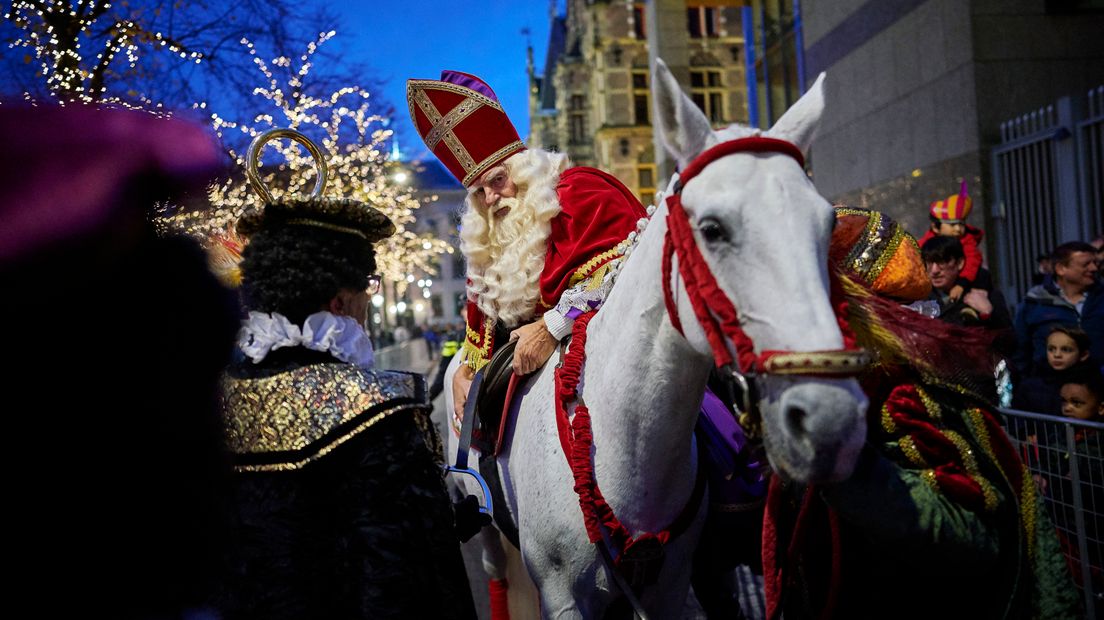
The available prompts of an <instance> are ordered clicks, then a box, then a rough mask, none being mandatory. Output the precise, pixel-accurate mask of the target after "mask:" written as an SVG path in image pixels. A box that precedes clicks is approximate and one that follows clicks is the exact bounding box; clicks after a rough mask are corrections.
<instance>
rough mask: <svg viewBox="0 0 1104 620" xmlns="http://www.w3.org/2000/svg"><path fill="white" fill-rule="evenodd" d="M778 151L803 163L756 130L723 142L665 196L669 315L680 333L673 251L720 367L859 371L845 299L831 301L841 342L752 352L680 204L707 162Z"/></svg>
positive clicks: (860, 359)
mask: <svg viewBox="0 0 1104 620" xmlns="http://www.w3.org/2000/svg"><path fill="white" fill-rule="evenodd" d="M746 152H753V153H781V154H783V155H788V156H790V157H792V158H793V159H795V160H796V161H797V163H798V165H800V166H802V167H804V165H805V158H804V157H802V155H801V150H800V149H798V148H797V147H796V146H795V145H793V144H791V143H789V142H786V141H784V140H777V139H775V138H765V137H761V136H754V137H750V138H740V139H738V140H730V141H728V142H722V143H721V144H718V145H716V146H714V147H712V148H709V149H707V150H706V151H704V152H703V153H701V154H700V155H698V156H697V157H696V158H694V160H693V161H692V162H690V165H689V166H687V167H686V170H684V171H683V172H682V174H680V175H679V182H678V184H677V185H676V188H675V192H674V193H673V194H672V195H671V196H668V197H667V235H666V238H665V239H664V244H663V298H664V302H665V303H666V305H667V315H668V316H669V317H670V319H671V324H672V325H674V327H675V329H677V330H678V331H679V333H680V334H681V333H683V331H682V323H681V322H680V320H679V316H678V308H677V306H676V304H675V296H674V293H673V292H672V290H671V270H672V263H671V259H672V256H674V255H677V256H678V267H679V275H680V276H681V277H682V282H683V285H684V286H685V287H686V292H687V295H688V296H689V297H690V303H691V305H692V306H693V308H694V316H696V317H697V319H698V323H699V324H701V326H702V329H703V330H704V331H705V337H706V338H707V339H708V340H709V344H710V346H711V347H712V349H713V357H714V360H715V361H716V363H717V366H718V367H722V368H723V367H727V366H730V365H731V364H733V362H735V364H736V367H735V369H736V370H737V371H738V372H739V373H741V374H754V373H761V374H776V375H814V376H830V377H841V376H850V375H854V374H856V373H858V372H860V371H861V370H862V369H863V368H864V367H865V366H866V365H867V364H868V363H869V358H868V356H867V355H866V352H865V351H863V350H862V349H861V348H858V347H857V346H856V345H855V336H854V334H853V333H852V332H851V329H850V326H849V325H848V324H847V306H846V302H839V303H837V304H835V312H836V321H837V322H838V323H839V327H840V331H841V332H843V340H844V348H842V349H834V350H828V351H763V352H761V353H758V354H757V353H756V352H755V343H754V342H752V340H751V337H750V336H748V335H747V333H746V332H744V330H743V328H742V327H741V326H740V317H739V314H737V312H736V306H734V305H733V304H732V301H731V300H729V298H728V296H727V295H725V293H724V291H722V290H721V287H720V286H719V285H718V284H717V280H716V278H714V277H713V272H712V271H710V270H709V265H708V264H707V263H706V262H705V259H704V258H703V257H702V255H701V251H700V250H699V249H698V244H697V242H696V241H695V239H694V233H693V231H692V229H691V227H690V217H689V216H688V215H687V214H686V210H685V209H683V207H682V188H683V187H685V186H686V184H687V183H688V182H689V181H690V179H693V178H694V177H695V176H697V175H698V173H700V172H701V171H702V170H703V169H704V168H705V167H706V166H708V165H709V164H711V163H713V162H714V161H716V160H717V159H720V158H721V157H724V156H726V155H731V154H732V153H746ZM726 338H727V339H728V340H730V341H731V342H732V344H733V346H734V348H735V350H736V358H735V360H734V359H733V356H732V352H731V351H730V350H729V348H728V346H727V344H726V342H725V340H726Z"/></svg>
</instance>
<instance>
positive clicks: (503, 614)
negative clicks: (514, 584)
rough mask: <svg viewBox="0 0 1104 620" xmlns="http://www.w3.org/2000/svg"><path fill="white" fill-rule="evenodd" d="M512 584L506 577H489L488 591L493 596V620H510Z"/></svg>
mask: <svg viewBox="0 0 1104 620" xmlns="http://www.w3.org/2000/svg"><path fill="white" fill-rule="evenodd" d="M509 590H510V584H509V582H507V581H506V580H505V579H488V580H487V592H488V594H490V598H491V620H510V599H509V596H508V593H509Z"/></svg>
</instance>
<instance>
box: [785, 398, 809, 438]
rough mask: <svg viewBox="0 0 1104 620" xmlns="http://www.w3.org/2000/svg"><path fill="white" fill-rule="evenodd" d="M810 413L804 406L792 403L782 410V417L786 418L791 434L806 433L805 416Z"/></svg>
mask: <svg viewBox="0 0 1104 620" xmlns="http://www.w3.org/2000/svg"><path fill="white" fill-rule="evenodd" d="M807 415H808V414H807V413H806V411H805V409H803V408H802V407H797V406H794V405H790V406H789V407H786V409H785V411H783V412H782V418H783V420H785V423H786V428H787V430H789V432H790V434H791V435H804V434H805V431H806V429H805V417H806V416H807Z"/></svg>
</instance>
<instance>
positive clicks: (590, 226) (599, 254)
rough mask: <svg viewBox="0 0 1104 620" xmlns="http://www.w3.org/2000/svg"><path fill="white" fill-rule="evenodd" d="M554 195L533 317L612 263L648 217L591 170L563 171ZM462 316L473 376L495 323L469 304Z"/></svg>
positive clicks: (487, 354) (616, 184)
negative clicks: (555, 200) (555, 210)
mask: <svg viewBox="0 0 1104 620" xmlns="http://www.w3.org/2000/svg"><path fill="white" fill-rule="evenodd" d="M556 195H557V197H558V198H559V201H560V209H561V211H560V213H559V214H558V215H556V217H554V218H552V222H551V224H552V230H551V231H550V232H549V234H548V254H547V255H545V258H544V271H542V272H541V277H540V294H541V298H540V301H539V302H538V303H537V305H536V307H535V308H533V313H534V316H536V315H538V314H541V313H544V312H545V311H547V310H550V309H551V308H553V307H555V305H556V303H557V302H558V301H559V299H560V295H562V294H563V292H564V291H565V290H567V289H568V288H570V287H572V286H575V285H576V284H577V283H579V282H580V281H582V280H585V279H586V278H588V277H590V275H591V274H593V273H594V272H595V271H596V270H598V269H599V268H600V267H602V266H603V265H605V264H606V263H608V262H609V261H611V260H613V259H614V258H616V257H617V256H618V254H617V252H615V251H614V247H615V246H616V245H617V244H618V243H620V242H621V241H623V240H624V239H625V238H626V237H628V235H629V233H631V232H633V231H634V230H636V222H637V221H638V220H639V219H640V218H642V217H647V211H645V210H644V206H643V205H641V204H640V201H639V200H637V199H636V196H634V195H633V193H632V192H631V191H630V190H629V188H627V187H625V185H624V184H623V183H621V181H618V180H617V178H615V177H614V176H613V175H610V174H607V173H605V172H602V171H601V170H597V169H595V168H587V167H582V166H580V167H576V168H569V169H568V170H565V171H564V172H563V174H561V175H560V182H559V183H558V184H557V185H556ZM467 310H468V329H467V337H466V338H465V341H464V350H465V351H466V352H467V360H468V362H469V363H470V364H471V365H472V367H473V368H475V369H476V370H478V369H479V368H481V367H482V366H483V365H485V364H486V363H487V362H488V361H490V359H491V354H492V353H493V352H494V325H495V322H494V320H493V319H490V318H489V317H486V316H484V314H483V312H482V311H481V310H480V309H479V307H478V306H477V305H476V304H475V302H473V301H470V300H469V301H468V308H467Z"/></svg>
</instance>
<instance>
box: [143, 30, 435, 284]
mask: <svg viewBox="0 0 1104 620" xmlns="http://www.w3.org/2000/svg"><path fill="white" fill-rule="evenodd" d="M333 36H334V33H333V32H328V33H324V34H322V35H321V36H320V37H319V38H318V40H317V41H314V42H312V43H310V44H309V45H308V46H307V50H306V52H304V53H303V54H302V55H300V56H299V57H298V58H297V59H296V60H294V61H293V60H292V59H291V58H288V57H286V56H279V57H277V58H274V59H272V60H271V61H269V62H266V61H264V60H262V59H261V58H260V57H259V56H258V55H257V50H256V48H255V47H254V45H253V44H252V43H251V42H250V41H248V40H243V41H242V44H243V46H244V47H245V48H246V49H247V50H248V53H249V54H250V55H251V56H252V58H253V60H254V63H255V64H256V66H257V68H258V69H259V70H260V72H261V74H262V75H263V76H264V84H263V85H262V86H260V87H257V88H255V89H254V90H253V91H252V92H253V95H254V96H255V97H257V98H259V99H261V100H262V102H263V103H264V104H265V106H266V107H267V110H264V111H262V112H260V113H258V114H256V115H255V116H254V117H253V118H252V119H250V120H249V121H248V122H240V121H234V120H229V119H227V118H225V117H223V116H221V115H219V114H217V113H213V114H211V115H210V118H211V122H212V125H213V126H214V128H215V131H216V132H217V133H218V134H219V136H220V137H221V138H222V140H223V143H224V144H226V145H228V146H229V149H230V155H231V157H232V158H233V159H234V161H235V162H236V163H237V166H236V168H237V169H238V170H244V168H245V152H244V150H245V149H244V145H245V144H248V142H250V141H251V140H252V138H254V137H255V136H257V135H259V134H260V133H262V132H264V131H266V130H268V129H272V128H274V127H290V128H292V129H296V130H299V131H300V132H302V133H304V134H306V135H307V136H308V137H310V138H311V139H312V140H313V141H315V143H316V144H318V146H319V148H320V149H321V151H322V153H323V155H324V156H325V157H326V164H327V166H328V167H329V182H328V184H327V186H326V192H325V195H326V196H331V197H343V198H352V199H355V200H360V201H363V202H365V203H367V204H368V205H371V206H373V207H375V208H377V209H379V210H380V211H382V212H383V213H384V214H386V215H387V216H388V217H389V218H391V221H392V222H394V223H395V227H396V229H397V232H396V233H395V235H393V236H392V237H390V238H389V239H387V240H386V241H384V242H381V243H380V244H379V246H377V262H378V264H379V269H380V273H381V275H383V276H384V278H385V280H388V281H390V282H392V283H393V284H394V286H395V288H396V289H397V290H398V293H399V294H400V295H401V294H402V293H403V291H404V290H405V289H406V287H407V285H408V279H407V276H408V275H410V274H415V273H419V272H424V273H428V274H436V266H435V262H436V261H435V259H436V257H438V256H439V255H441V254H444V253H451V252H453V249H452V247H451V246H449V244H448V243H446V242H445V241H442V240H440V239H436V238H434V237H432V236H431V235H428V234H422V235H419V234H416V233H414V232H413V231H412V230H410V229H409V228H408V227H409V226H410V225H411V224H413V222H414V220H415V211H416V210H417V209H418V207H419V206H420V205H421V203H420V202H419V198H418V197H417V196H415V194H414V193H413V191H412V190H411V189H409V188H408V187H407V186H405V185H403V184H402V183H399V182H397V181H396V180H395V178H394V176H393V175H392V174H391V173H392V172H397V170H398V167H397V164H398V162H394V161H391V160H390V159H389V156H388V147H389V145H390V141H391V137H392V131H391V130H390V129H388V128H387V126H388V125H389V124H390V123H389V121H388V119H387V118H386V117H384V116H381V115H379V114H374V113H372V112H371V110H372V107H371V105H370V98H371V95H370V94H369V92H368V91H367V90H366V89H364V88H361V87H359V86H347V87H344V88H340V89H338V90H336V91H334V92H332V93H329V94H328V95H325V96H313V95H311V94H308V90H309V89H307V88H306V81H307V78H308V74H309V72H310V70H311V68H312V66H313V63H312V59H313V57H314V56H315V54H316V53H317V52H318V49H319V47H320V46H321V45H323V44H324V43H326V41H328V40H330V39H331V38H332V37H333ZM275 69H281V71H279V72H277V71H276V70H275ZM196 107H197V108H200V109H202V108H204V107H205V104H199V105H197V106H196ZM235 144H238V145H239V146H234V145H235ZM273 150H275V151H277V153H278V155H279V158H278V159H279V160H280V161H279V163H276V164H275V165H268V166H264V167H262V168H261V172H262V178H263V179H264V181H265V184H266V185H268V186H269V187H270V188H272V190H271V191H273V193H274V194H275V195H276V196H277V197H279V196H280V195H281V193H282V192H281V190H279V189H277V188H286V189H284V190H283V192H286V193H288V194H291V195H296V196H306V195H308V194H309V193H310V191H311V190H312V189H313V186H314V183H315V165H314V161H313V159H312V158H311V156H310V154H309V153H307V152H306V150H305V149H302V148H301V147H299V145H298V144H296V143H293V142H290V141H275V142H270V143H268V146H267V147H266V149H265V152H264V153H262V156H263V155H264V154H265V153H269V154H271V151H273ZM262 159H263V157H262ZM274 159H276V158H272V157H270V161H272V160H274ZM208 200H209V202H210V205H211V206H210V208H207V209H203V210H198V211H190V212H185V213H180V214H177V215H174V216H172V217H170V218H168V219H166V220H164V223H165V225H167V226H168V227H170V228H173V229H177V230H183V231H185V232H187V233H189V234H191V235H193V236H195V237H198V238H200V239H202V240H208V242H210V240H211V239H217V238H219V237H220V236H224V235H225V234H226V231H227V230H228V229H229V227H230V226H231V225H232V223H233V222H234V221H236V220H237V219H238V218H239V217H241V215H242V214H243V213H245V212H246V211H248V210H251V209H256V208H258V207H259V206H260V199H259V197H258V196H257V195H256V194H255V192H254V191H253V189H252V188H251V187H250V186H249V184H248V183H247V182H246V181H245V179H244V175H243V174H237V175H235V176H234V177H233V178H231V179H230V180H227V181H225V182H223V183H221V184H217V185H215V186H213V187H212V188H211V190H210V193H209V196H208Z"/></svg>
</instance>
